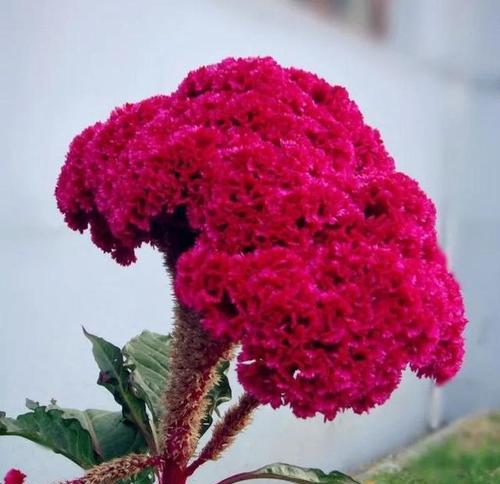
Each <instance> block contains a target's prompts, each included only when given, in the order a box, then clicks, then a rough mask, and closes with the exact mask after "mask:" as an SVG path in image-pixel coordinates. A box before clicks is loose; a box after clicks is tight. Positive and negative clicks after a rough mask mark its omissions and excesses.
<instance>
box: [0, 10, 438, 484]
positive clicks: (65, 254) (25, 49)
mask: <svg viewBox="0 0 500 484" xmlns="http://www.w3.org/2000/svg"><path fill="white" fill-rule="evenodd" d="M290 5H291V6H290ZM0 27H1V31H2V32H3V36H4V39H3V45H4V46H5V45H6V46H7V48H6V49H4V51H3V53H2V61H3V69H2V71H3V74H4V75H3V76H2V78H1V80H0V82H1V83H2V84H1V86H0V88H1V89H0V96H1V100H2V111H1V112H2V115H1V121H0V123H1V124H0V136H1V137H2V148H3V149H2V161H1V164H0V166H1V177H0V184H1V188H2V194H3V196H2V204H1V205H0V217H1V227H2V229H1V238H0V244H1V250H0V257H1V262H2V277H1V282H0V284H1V286H0V298H1V301H0V308H1V309H0V311H1V313H0V318H1V319H0V324H1V335H2V337H1V339H0V359H1V361H0V363H1V375H0V376H1V378H2V385H1V390H0V392H1V393H0V408H1V409H3V410H5V411H7V413H8V414H9V415H17V414H18V413H20V412H22V411H23V401H24V398H25V397H26V396H28V397H30V398H32V399H36V400H39V401H41V402H47V401H48V400H49V399H50V398H52V397H55V398H57V399H58V402H59V403H60V404H61V405H63V406H70V407H71V406H74V407H82V408H87V407H107V408H113V402H112V399H111V397H110V396H108V395H107V394H106V391H105V390H104V389H102V388H98V387H97V386H96V385H95V384H94V382H95V379H96V370H95V367H94V363H93V361H92V357H91V354H90V351H89V344H88V343H87V342H86V341H85V340H84V338H83V337H82V335H81V331H80V325H82V324H84V325H85V326H86V327H87V328H88V329H89V330H90V331H92V332H95V333H97V334H100V335H102V336H103V337H105V338H108V339H110V340H111V341H113V342H115V343H117V344H123V343H124V342H125V341H127V340H128V339H129V338H130V337H132V336H134V335H135V334H137V333H138V332H139V331H140V330H141V329H143V328H148V329H151V330H154V331H158V332H166V331H168V330H169V329H170V323H169V320H170V316H171V307H172V302H171V299H170V292H169V287H168V281H167V279H166V276H165V275H164V274H163V270H162V267H161V264H160V257H159V255H158V254H157V253H155V252H153V251H152V250H151V249H149V248H145V249H144V250H142V251H141V253H140V254H139V261H138V263H137V264H136V265H135V266H132V267H131V268H122V267H119V266H117V265H116V264H115V263H114V262H112V261H111V259H110V258H109V257H107V256H105V255H103V254H101V253H100V252H99V251H98V250H97V249H96V248H95V247H93V246H92V244H91V242H90V240H89V237H88V235H85V236H83V237H82V236H80V235H78V234H75V233H72V232H70V231H69V230H68V229H67V228H66V227H65V226H64V224H63V221H62V218H61V216H60V214H59V213H58V212H57V210H56V207H55V202H54V199H53V196H52V193H53V189H54V183H55V180H56V177H57V174H58V170H59V168H60V166H61V164H62V162H63V160H64V155H65V152H66V149H67V146H68V143H69V142H70V140H71V139H72V137H73V136H74V135H75V134H76V133H78V132H79V131H80V130H81V129H82V128H84V127H85V126H87V125H88V124H90V123H92V122H94V121H95V120H97V119H102V118H104V117H106V116H107V114H108V112H109V111H110V110H111V109H112V108H113V107H114V106H115V105H119V104H122V103H124V102H126V101H136V100H139V99H142V98H144V97H148V96H150V95H152V94H154V93H158V92H169V91H170V90H172V89H174V88H175V86H176V85H177V84H178V82H179V81H180V80H181V79H182V78H183V76H184V75H185V74H186V72H187V71H188V70H189V69H191V68H194V67H196V66H198V65H201V64H207V63H211V62H215V61H218V60H220V59H221V58H223V57H225V56H229V55H233V56H246V55H257V54H259V55H267V54H271V55H273V56H274V57H275V58H276V59H277V60H278V61H280V62H281V63H283V64H285V65H296V66H299V67H303V68H305V69H308V70H312V71H315V72H317V73H318V74H320V75H322V76H324V77H325V78H327V79H328V80H329V81H331V82H332V83H339V84H343V85H345V86H346V87H347V88H348V89H349V91H350V93H351V95H352V97H353V98H354V99H355V100H357V102H358V103H359V105H360V107H361V109H362V111H363V112H364V113H365V114H366V118H367V120H368V122H370V123H371V124H372V125H374V126H376V127H378V128H379V129H380V130H381V132H382V135H383V138H384V140H385V142H386V145H387V147H388V149H389V151H390V152H391V153H392V154H393V156H394V157H395V159H396V161H397V164H398V167H399V168H400V169H401V170H403V171H406V172H408V173H409V174H411V175H412V176H414V177H415V178H417V179H418V180H419V181H420V182H421V183H422V185H423V187H424V189H425V190H427V191H428V192H429V193H430V194H431V196H432V197H433V198H434V199H436V200H437V201H438V202H439V203H441V201H442V200H443V194H444V191H443V186H444V185H445V184H443V178H442V170H443V164H442V161H441V160H442V158H443V154H444V152H445V146H444V144H443V142H442V136H443V132H444V131H445V126H443V124H444V120H445V119H446V114H445V108H446V104H445V101H446V96H445V95H444V94H445V91H446V88H447V85H446V83H445V82H443V80H441V79H440V78H438V77H436V76H434V75H433V74H432V72H428V71H427V70H424V69H421V68H420V67H419V65H418V64H413V63H412V62H410V61H409V60H407V59H406V58H405V57H403V56H402V55H397V54H394V53H391V52H389V51H386V50H384V49H383V48H382V47H377V46H372V45H369V44H367V43H365V42H363V41H361V40H359V39H357V38H354V37H350V36H349V35H348V34H347V33H345V32H343V31H341V30H339V28H338V27H336V26H334V25H333V26H332V25H329V24H327V23H324V22H323V21H322V20H321V19H320V18H317V17H309V16H308V15H307V14H305V13H304V12H303V11H302V10H300V9H298V7H296V6H294V4H293V3H289V2H285V1H281V0H277V1H275V2H272V3H271V2H266V1H265V0H259V1H255V2H252V3H250V2H243V1H234V0H233V1H231V0H219V1H210V0H203V1H201V0H200V1H189V2H181V1H177V2H175V1H167V0H161V1H150V2H145V3H143V2H136V1H133V0H122V1H119V2H118V1H108V2H100V1H97V0H91V1H89V0H86V1H83V0H73V1H71V2H68V1H65V0H51V1H48V0H47V1H39V0H31V1H29V0H4V1H3V2H2V3H1V19H0ZM429 392H430V384H429V382H426V381H417V380H416V378H414V377H413V376H411V375H408V376H407V377H406V378H405V380H404V383H403V384H402V385H401V388H400V389H399V390H398V391H397V392H396V393H395V395H394V397H393V398H392V399H391V401H389V402H388V403H387V404H386V405H384V406H383V407H380V408H378V409H376V410H375V411H374V412H373V413H371V414H370V415H364V416H361V417H360V416H353V415H351V414H345V415H342V416H340V417H339V418H338V419H337V420H336V421H335V422H333V423H329V424H324V423H323V422H322V421H321V420H319V419H316V420H309V421H299V420H296V419H294V418H292V417H291V416H290V414H289V412H288V410H286V409H285V410H280V411H278V412H273V411H271V410H269V409H267V408H265V409H262V410H260V411H259V412H258V413H257V415H256V418H255V421H254V425H253V426H252V427H251V428H250V429H249V430H247V431H246V432H245V433H244V434H243V435H242V436H241V438H240V441H239V442H238V443H237V444H236V445H235V446H234V448H232V449H231V450H230V451H229V452H228V453H227V456H226V457H225V458H223V459H222V460H221V461H219V462H218V463H216V464H209V465H207V466H206V467H205V468H203V471H201V472H200V473H199V474H198V475H197V477H196V478H195V479H193V483H195V484H196V483H199V484H201V483H207V482H216V481H217V478H222V477H225V476H226V475H228V474H230V473H234V472H237V471H242V470H245V469H250V468H252V467H257V466H259V465H261V464H265V463H268V462H272V461H276V460H280V461H290V462H294V463H298V464H304V465H311V466H317V467H323V468H324V469H326V470H328V469H332V468H340V469H348V468H350V467H352V466H354V465H358V464H360V463H363V462H366V461H367V460H368V459H371V458H374V457H376V456H380V455H382V454H384V453H385V452H386V451H388V450H390V449H393V448H395V447H397V446H398V445H399V444H401V443H404V442H408V441H409V440H411V439H412V438H413V437H414V436H415V435H417V434H419V433H421V432H423V431H424V430H425V429H426V425H427V420H428V413H429ZM11 466H18V467H20V468H22V469H24V470H25V471H26V472H27V473H28V474H29V475H30V476H31V477H32V478H31V480H30V481H29V482H30V483H35V482H36V483H42V482H48V481H50V480H55V479H58V478H59V479H60V478H63V477H67V478H69V477H72V476H75V475H78V471H77V469H76V467H75V466H73V465H71V464H69V463H68V462H67V461H66V460H65V459H64V458H62V457H60V456H55V455H53V454H51V453H49V452H46V451H44V450H42V449H39V448H37V447H35V446H34V445H32V444H30V443H27V442H24V441H23V440H21V439H17V438H11V439H7V438H2V439H0V475H3V473H5V472H6V470H7V469H8V468H10V467H11Z"/></svg>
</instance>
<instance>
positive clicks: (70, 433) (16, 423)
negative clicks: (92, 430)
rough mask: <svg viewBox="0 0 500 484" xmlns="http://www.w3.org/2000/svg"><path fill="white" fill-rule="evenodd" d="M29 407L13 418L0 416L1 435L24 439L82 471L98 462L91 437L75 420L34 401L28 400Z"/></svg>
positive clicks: (55, 409) (60, 411) (58, 410)
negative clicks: (69, 462)
mask: <svg viewBox="0 0 500 484" xmlns="http://www.w3.org/2000/svg"><path fill="white" fill-rule="evenodd" d="M28 405H29V408H31V410H32V411H31V412H28V413H25V414H23V415H19V416H18V417H17V418H16V419H13V418H8V417H5V414H2V415H3V416H0V435H15V436H19V437H24V438H26V439H28V440H31V441H32V442H36V443H37V444H40V445H43V446H44V447H48V448H49V449H52V450H53V451H54V452H56V453H57V454H62V455H64V456H65V457H67V458H68V459H70V460H72V461H73V462H75V463H76V464H78V465H79V466H80V467H83V468H84V469H88V468H89V467H92V466H93V465H95V464H98V463H99V456H98V455H97V453H96V452H95V451H94V449H93V447H92V439H91V436H90V434H89V432H87V430H85V429H84V428H83V427H82V425H81V424H80V422H79V420H78V419H76V418H71V417H69V416H68V417H67V418H65V417H64V412H63V411H62V410H60V409H57V408H49V407H45V406H40V405H38V404H37V403H36V402H32V401H29V402H28Z"/></svg>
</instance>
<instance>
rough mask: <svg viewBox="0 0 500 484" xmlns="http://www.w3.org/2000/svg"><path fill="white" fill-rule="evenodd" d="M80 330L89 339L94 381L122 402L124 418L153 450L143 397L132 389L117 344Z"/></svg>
mask: <svg viewBox="0 0 500 484" xmlns="http://www.w3.org/2000/svg"><path fill="white" fill-rule="evenodd" d="M83 331H84V333H85V336H86V337H87V338H88V339H89V340H90V342H91V343H92V353H93V354H94V359H95V361H96V362H97V365H98V366H99V369H100V373H99V378H98V380H97V383H98V385H101V386H103V387H104V388H106V389H107V390H109V391H110V392H111V394H112V395H113V397H114V398H115V400H116V402H117V403H119V404H120V405H121V406H122V412H123V416H124V418H125V419H127V420H128V421H129V422H131V423H132V424H134V425H136V426H137V427H138V429H139V430H140V432H141V433H142V435H143V437H144V439H145V440H146V442H147V443H148V446H149V448H150V450H151V451H156V446H155V443H154V438H153V435H152V432H151V427H150V425H149V419H148V416H147V414H146V407H145V404H144V401H143V400H142V399H140V398H138V397H136V396H135V395H134V394H133V392H132V388H131V386H130V382H129V379H130V371H129V370H128V369H127V368H125V366H124V362H123V355H122V352H121V350H120V348H118V347H117V346H115V345H113V344H111V343H109V342H108V341H106V340H105V339H103V338H100V337H98V336H95V335H93V334H90V333H88V332H87V331H86V330H85V328H84V329H83Z"/></svg>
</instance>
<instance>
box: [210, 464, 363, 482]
mask: <svg viewBox="0 0 500 484" xmlns="http://www.w3.org/2000/svg"><path fill="white" fill-rule="evenodd" d="M251 479H279V480H281V481H286V482H293V483H295V484H311V483H316V484H360V483H358V482H357V481H355V480H353V479H352V478H351V477H349V476H347V475H346V474H342V473H341V472H338V471H333V472H330V473H329V474H325V473H324V472H323V471H320V470H319V469H309V468H304V467H298V466H292V465H289V464H283V463H276V464H270V465H267V466H264V467H261V468H260V469H257V470H255V471H251V472H245V473H243V474H238V475H235V476H233V477H229V478H228V479H225V480H224V481H222V482H221V483H219V484H232V483H234V482H241V481H248V480H251Z"/></svg>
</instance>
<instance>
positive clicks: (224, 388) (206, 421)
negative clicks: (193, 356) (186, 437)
mask: <svg viewBox="0 0 500 484" xmlns="http://www.w3.org/2000/svg"><path fill="white" fill-rule="evenodd" d="M228 369H229V361H222V362H220V363H219V366H218V367H217V373H218V376H219V379H218V382H217V384H216V385H215V386H214V387H213V388H212V389H211V390H210V392H209V393H208V395H207V400H208V405H207V410H206V414H205V417H204V418H203V420H202V422H201V427H200V437H201V436H202V435H203V434H204V433H205V432H206V431H207V430H208V429H209V428H210V426H211V425H212V422H213V420H214V419H213V414H214V412H215V414H216V415H217V416H218V417H220V414H219V410H218V407H219V405H221V404H223V403H225V402H229V400H231V397H232V392H231V387H230V385H229V380H228V378H227V371H228Z"/></svg>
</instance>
